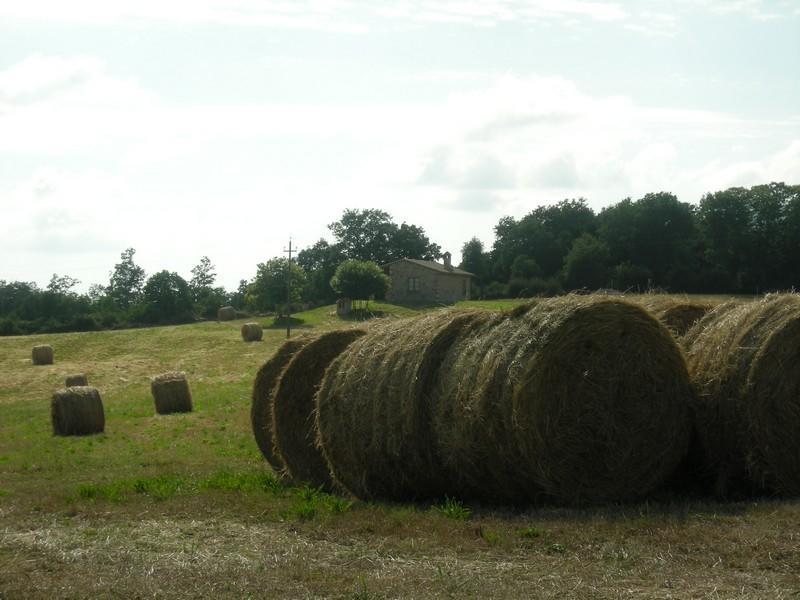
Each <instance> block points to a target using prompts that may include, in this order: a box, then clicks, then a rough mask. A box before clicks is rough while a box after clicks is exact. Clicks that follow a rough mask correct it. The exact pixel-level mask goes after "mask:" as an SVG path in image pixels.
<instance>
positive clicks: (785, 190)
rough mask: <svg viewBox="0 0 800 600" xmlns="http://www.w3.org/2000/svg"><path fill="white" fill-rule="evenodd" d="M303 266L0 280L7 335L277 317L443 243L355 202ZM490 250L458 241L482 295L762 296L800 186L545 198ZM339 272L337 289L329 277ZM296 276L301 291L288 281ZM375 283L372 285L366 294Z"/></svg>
mask: <svg viewBox="0 0 800 600" xmlns="http://www.w3.org/2000/svg"><path fill="white" fill-rule="evenodd" d="M328 227H329V229H330V232H331V235H332V238H333V239H332V241H328V240H325V239H320V240H319V241H318V242H317V243H315V244H314V245H313V246H311V247H308V248H305V249H304V250H302V251H301V252H300V253H299V254H298V256H297V259H296V260H293V261H291V262H289V261H288V260H287V259H285V258H272V259H270V260H267V261H266V262H264V263H259V264H258V265H256V267H255V274H254V276H253V277H252V278H251V279H250V280H242V281H240V283H239V286H238V288H237V289H236V290H233V291H229V290H225V289H224V288H222V287H219V286H216V285H215V283H216V278H217V274H216V272H215V268H214V265H213V263H212V262H211V260H210V259H209V258H208V257H202V258H201V259H200V261H199V262H198V264H197V265H196V266H195V267H194V268H193V269H192V270H191V275H190V278H189V279H188V280H187V279H185V278H183V277H182V276H180V275H179V274H177V273H175V272H170V271H166V270H164V271H159V272H158V273H154V274H152V275H150V276H149V277H148V276H147V274H146V273H145V272H144V270H143V269H142V268H141V267H139V266H138V265H137V264H136V262H135V260H134V258H135V253H136V251H135V250H134V249H133V248H128V249H127V250H125V251H124V252H122V254H121V256H120V262H119V263H117V264H116V265H115V266H114V268H113V270H112V271H111V272H110V275H109V281H108V282H107V283H106V284H94V285H92V286H91V287H90V288H89V291H88V292H87V293H81V294H79V293H76V292H75V291H74V288H75V287H76V286H77V285H78V284H79V283H80V282H79V281H78V280H76V279H74V278H72V277H70V276H69V275H57V274H54V275H53V277H52V278H51V280H50V283H49V284H48V285H47V287H46V288H45V289H41V288H39V287H38V286H37V285H36V284H35V283H32V282H23V281H11V282H8V281H5V280H0V335H16V334H23V333H35V332H57V331H91V330H97V329H105V328H117V327H130V326H136V325H151V324H162V323H180V322H187V321H191V320H194V319H197V318H213V317H214V316H215V315H216V310H217V308H218V307H219V306H222V305H224V304H230V305H232V306H234V307H236V308H237V309H238V310H241V311H247V312H259V313H267V312H280V311H281V310H283V309H284V308H285V307H286V306H287V289H289V290H291V292H290V295H289V297H288V301H289V306H292V307H294V308H297V307H298V306H300V305H318V304H327V303H330V302H333V301H334V300H335V298H336V297H337V291H336V290H334V287H336V282H337V281H338V280H339V279H343V278H341V277H340V278H334V275H335V274H336V271H337V267H339V266H340V265H341V264H342V263H343V262H345V261H348V265H349V266H354V265H355V264H356V261H365V262H367V261H371V262H374V263H376V264H378V265H382V264H385V263H387V262H390V261H392V260H395V259H398V258H403V257H405V258H421V259H427V260H435V259H438V258H440V257H441V255H442V249H441V248H440V246H439V245H438V244H435V243H433V242H431V241H430V240H429V239H428V237H427V235H426V233H425V231H424V230H423V229H422V228H421V227H419V226H416V225H410V224H407V223H402V224H400V225H397V224H396V223H395V222H394V221H393V219H392V217H391V216H390V215H389V214H387V213H386V212H384V211H382V210H377V209H367V210H347V211H345V212H344V214H343V215H342V217H341V218H340V219H339V220H338V221H336V222H335V223H331V224H330V225H329V226H328ZM494 230H495V239H494V243H493V245H492V247H491V248H486V247H484V245H483V243H482V242H481V241H480V240H478V239H477V238H472V239H470V240H469V241H467V242H465V243H464V245H463V247H462V249H461V250H462V257H463V260H462V263H461V265H460V266H461V268H463V269H465V270H467V271H470V272H472V273H474V274H475V275H476V277H477V284H478V287H477V289H478V293H479V296H481V297H485V298H500V297H519V296H536V295H553V294H558V293H562V292H565V291H570V290H576V289H587V290H595V289H598V288H613V289H617V290H622V291H626V290H636V291H645V290H647V289H653V288H658V289H661V290H664V291H668V292H689V293H691V292H699V293H733V294H757V293H763V292H767V291H773V290H788V289H794V288H797V287H800V270H798V267H797V264H798V257H800V186H798V185H795V186H790V185H786V184H784V183H770V184H767V185H760V186H755V187H752V188H749V189H747V188H730V189H727V190H724V191H719V192H714V193H709V194H706V195H705V196H703V198H702V199H701V200H700V202H699V204H697V205H695V204H690V203H687V202H681V201H679V200H678V198H677V197H676V196H675V195H673V194H670V193H667V192H658V193H652V194H647V195H645V196H644V197H642V198H639V199H637V200H632V199H630V198H626V199H624V200H622V201H621V202H618V203H616V204H613V205H610V206H608V207H606V208H604V209H603V210H601V211H600V212H599V213H596V212H595V211H594V210H592V209H591V208H590V207H589V206H588V204H587V202H586V200H585V199H583V198H580V199H571V200H563V201H561V202H558V203H556V204H552V205H548V206H541V207H539V208H536V209H535V210H533V211H531V212H530V213H528V214H527V215H525V216H524V217H522V218H520V219H515V218H513V217H503V218H502V219H500V221H499V222H498V223H497V225H496V226H495V228H494ZM332 279H333V280H334V286H333V287H332V285H331V280H332ZM287 282H290V283H291V285H289V286H287ZM370 289H375V288H370Z"/></svg>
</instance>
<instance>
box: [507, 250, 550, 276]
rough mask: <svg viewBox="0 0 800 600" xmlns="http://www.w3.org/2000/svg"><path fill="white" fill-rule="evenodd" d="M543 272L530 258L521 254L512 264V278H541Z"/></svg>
mask: <svg viewBox="0 0 800 600" xmlns="http://www.w3.org/2000/svg"><path fill="white" fill-rule="evenodd" d="M541 274H542V270H541V269H540V268H539V265H538V264H536V261H535V260H533V259H532V258H531V257H530V256H526V255H524V254H520V255H519V256H517V257H516V258H515V259H514V262H512V263H511V277H522V278H531V277H539V276H540V275H541Z"/></svg>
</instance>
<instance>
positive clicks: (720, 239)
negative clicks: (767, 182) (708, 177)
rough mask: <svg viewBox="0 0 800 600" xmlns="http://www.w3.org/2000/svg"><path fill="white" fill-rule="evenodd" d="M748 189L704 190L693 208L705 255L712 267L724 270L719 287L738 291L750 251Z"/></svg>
mask: <svg viewBox="0 0 800 600" xmlns="http://www.w3.org/2000/svg"><path fill="white" fill-rule="evenodd" d="M750 221H751V207H750V202H749V191H748V190H746V189H745V188H741V187H739V188H730V189H727V190H724V191H720V192H715V193H713V194H706V195H705V196H703V198H702V199H701V200H700V206H699V207H698V210H697V225H698V229H699V231H700V235H701V236H702V239H703V242H704V247H705V257H706V259H707V260H708V262H709V263H710V264H711V266H712V267H714V268H716V269H718V270H719V271H721V272H722V273H725V274H727V279H728V281H727V282H726V283H725V284H724V288H725V289H724V290H721V291H739V290H740V289H741V286H742V282H743V280H744V278H745V270H746V268H747V262H748V254H749V252H750V251H751V244H752V242H751V239H750V238H751V236H750Z"/></svg>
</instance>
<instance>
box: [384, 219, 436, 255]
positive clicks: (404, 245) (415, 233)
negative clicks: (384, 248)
mask: <svg viewBox="0 0 800 600" xmlns="http://www.w3.org/2000/svg"><path fill="white" fill-rule="evenodd" d="M389 246H390V255H391V256H390V258H391V259H395V260H397V259H400V258H418V259H421V260H437V259H439V258H441V256H442V249H441V247H440V246H439V244H433V243H431V241H430V240H429V239H428V236H427V235H425V230H424V229H423V228H422V227H418V226H417V225H409V224H407V223H402V224H401V225H400V227H396V228H395V230H394V233H393V234H392V236H391V238H390V239H389Z"/></svg>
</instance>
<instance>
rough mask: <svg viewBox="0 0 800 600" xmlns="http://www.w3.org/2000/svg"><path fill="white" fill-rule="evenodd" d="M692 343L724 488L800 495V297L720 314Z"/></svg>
mask: <svg viewBox="0 0 800 600" xmlns="http://www.w3.org/2000/svg"><path fill="white" fill-rule="evenodd" d="M715 312H716V314H713V313H712V315H711V316H712V317H715V318H714V319H713V320H712V321H709V322H708V323H707V324H706V326H705V329H703V330H702V331H700V332H697V335H695V336H694V337H693V339H692V340H691V344H690V345H689V346H688V364H689V371H690V374H691V376H692V378H693V382H694V384H695V387H696V390H697V394H696V406H695V412H696V415H697V417H696V422H697V430H698V434H699V437H700V442H701V445H702V448H703V451H704V456H705V459H706V460H707V465H708V467H709V468H710V469H713V471H714V472H715V474H716V492H717V493H718V494H719V495H722V496H725V495H728V494H731V493H739V492H750V491H754V490H758V491H768V492H772V493H779V494H788V495H797V494H800V436H798V433H797V432H798V429H800V371H798V369H797V364H798V360H799V359H800V296H798V295H796V294H780V295H770V296H767V297H766V298H764V299H763V300H760V301H757V302H751V303H745V304H739V305H733V306H730V307H726V309H724V310H719V311H718V312H717V311H715Z"/></svg>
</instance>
